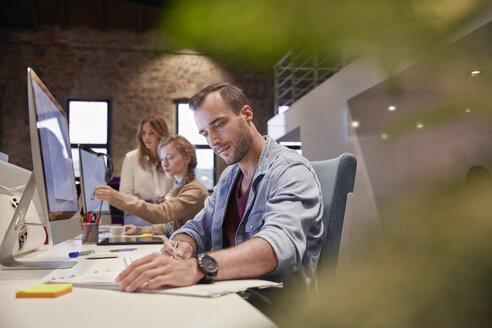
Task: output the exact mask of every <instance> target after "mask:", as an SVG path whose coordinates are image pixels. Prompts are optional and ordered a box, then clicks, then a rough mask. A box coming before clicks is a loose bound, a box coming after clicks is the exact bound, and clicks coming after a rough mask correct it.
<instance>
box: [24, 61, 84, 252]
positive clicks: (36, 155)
mask: <svg viewBox="0 0 492 328" xmlns="http://www.w3.org/2000/svg"><path fill="white" fill-rule="evenodd" d="M27 78H28V83H27V87H28V101H29V127H30V135H31V152H32V161H33V167H34V175H35V180H36V188H37V191H38V194H39V199H40V203H41V208H42V211H41V213H39V215H40V217H42V218H47V219H46V220H47V221H49V224H47V230H48V235H49V239H50V241H52V242H53V244H57V243H60V242H62V241H65V240H67V239H70V238H72V237H74V236H76V235H78V234H80V233H81V232H82V227H81V218H80V215H78V211H79V208H78V203H77V189H76V186H75V177H74V171H73V160H72V152H71V150H70V140H69V134H68V122H67V116H66V114H65V111H64V110H63V109H62V107H61V106H60V104H59V103H58V102H57V101H56V99H55V97H53V95H52V94H51V93H50V91H49V90H48V88H47V87H46V86H45V85H44V84H43V82H42V81H41V80H40V79H39V77H38V76H37V75H36V73H34V71H33V70H32V69H30V68H28V74H27Z"/></svg>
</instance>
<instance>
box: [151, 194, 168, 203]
mask: <svg viewBox="0 0 492 328" xmlns="http://www.w3.org/2000/svg"><path fill="white" fill-rule="evenodd" d="M165 201H166V195H161V196H160V197H157V198H152V203H154V204H160V203H162V202H165Z"/></svg>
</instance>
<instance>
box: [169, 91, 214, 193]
mask: <svg viewBox="0 0 492 328" xmlns="http://www.w3.org/2000/svg"><path fill="white" fill-rule="evenodd" d="M175 103H176V131H177V133H178V134H179V135H181V136H183V137H185V138H186V139H188V141H189V142H191V143H192V144H193V145H194V146H195V149H196V159H197V163H198V164H197V167H196V169H195V175H196V177H197V179H198V180H200V182H201V183H203V184H204V185H205V187H206V188H207V189H208V190H209V191H211V190H212V188H213V187H214V184H215V164H216V163H215V156H214V152H213V150H212V149H210V147H209V146H208V144H207V141H206V140H205V138H204V137H202V136H201V135H200V134H199V133H198V128H197V127H196V124H195V119H194V118H193V112H192V111H191V110H190V108H189V107H188V99H179V100H176V101H175Z"/></svg>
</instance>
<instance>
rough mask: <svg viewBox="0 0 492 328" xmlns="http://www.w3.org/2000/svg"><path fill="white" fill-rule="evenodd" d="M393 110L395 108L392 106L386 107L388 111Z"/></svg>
mask: <svg viewBox="0 0 492 328" xmlns="http://www.w3.org/2000/svg"><path fill="white" fill-rule="evenodd" d="M395 109H396V106H393V105H391V106H388V110H389V111H394V110H395Z"/></svg>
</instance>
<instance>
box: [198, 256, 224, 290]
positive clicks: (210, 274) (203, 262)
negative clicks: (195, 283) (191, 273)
mask: <svg viewBox="0 0 492 328" xmlns="http://www.w3.org/2000/svg"><path fill="white" fill-rule="evenodd" d="M196 262H197V263H198V268H199V269H200V271H201V272H203V273H204V274H205V277H203V278H202V280H200V281H199V283H210V282H212V281H213V280H214V278H215V277H216V276H217V272H218V271H219V265H218V264H217V261H215V259H214V258H213V257H211V256H210V255H207V254H203V253H202V254H198V255H197V256H196Z"/></svg>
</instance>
